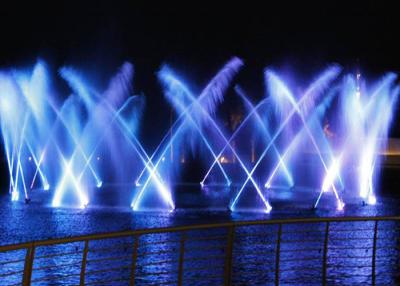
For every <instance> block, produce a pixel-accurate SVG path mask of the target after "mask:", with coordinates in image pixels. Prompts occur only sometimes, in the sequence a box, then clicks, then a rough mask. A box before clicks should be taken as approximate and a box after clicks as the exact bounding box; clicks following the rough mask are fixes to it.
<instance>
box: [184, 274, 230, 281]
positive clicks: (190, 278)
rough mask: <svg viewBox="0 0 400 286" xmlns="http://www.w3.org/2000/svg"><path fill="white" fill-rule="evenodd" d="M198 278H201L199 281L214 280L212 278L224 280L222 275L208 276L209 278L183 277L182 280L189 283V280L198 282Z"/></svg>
mask: <svg viewBox="0 0 400 286" xmlns="http://www.w3.org/2000/svg"><path fill="white" fill-rule="evenodd" d="M199 278H201V279H203V280H204V279H214V278H219V279H223V278H224V275H223V274H222V275H210V276H204V275H202V276H201V277H183V280H185V281H188V280H189V281H190V280H198V279H199Z"/></svg>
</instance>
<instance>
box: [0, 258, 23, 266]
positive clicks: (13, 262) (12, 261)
mask: <svg viewBox="0 0 400 286" xmlns="http://www.w3.org/2000/svg"><path fill="white" fill-rule="evenodd" d="M24 261H25V259H17V260H9V261H5V262H0V265H6V264H16V263H18V262H24Z"/></svg>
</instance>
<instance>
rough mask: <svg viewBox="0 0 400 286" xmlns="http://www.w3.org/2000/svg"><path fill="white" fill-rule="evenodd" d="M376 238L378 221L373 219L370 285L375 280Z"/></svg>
mask: <svg viewBox="0 0 400 286" xmlns="http://www.w3.org/2000/svg"><path fill="white" fill-rule="evenodd" d="M377 238H378V221H377V220H376V221H375V226H374V241H373V245H372V285H375V282H376V281H375V280H376V241H377Z"/></svg>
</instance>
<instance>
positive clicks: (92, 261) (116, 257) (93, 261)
mask: <svg viewBox="0 0 400 286" xmlns="http://www.w3.org/2000/svg"><path fill="white" fill-rule="evenodd" d="M120 259H121V260H122V259H131V255H125V256H107V257H102V258H96V259H89V260H87V262H86V263H95V262H102V261H113V260H120Z"/></svg>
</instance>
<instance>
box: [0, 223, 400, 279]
mask: <svg viewBox="0 0 400 286" xmlns="http://www.w3.org/2000/svg"><path fill="white" fill-rule="evenodd" d="M399 238H400V217H343V218H306V219H281V220H263V221H240V222H229V223H219V224H203V225H193V226H180V227H168V228H155V229H144V230H132V231H122V232H113V233H105V234H91V235H84V236H78V237H68V238H60V239H49V240H44V241H35V242H30V243H22V244H15V245H6V246H0V281H1V283H0V284H1V285H21V283H22V285H54V284H57V283H58V284H57V285H206V284H209V285H220V284H224V285H257V284H262V285H266V284H267V285H268V284H275V285H279V284H294V285H310V284H322V285H326V284H340V285H345V284H348V285H355V284H363V285H368V284H370V285H375V284H385V285H387V284H393V285H395V284H398V283H399V282H400V274H399V273H400V267H399V265H400V239H399Z"/></svg>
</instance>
